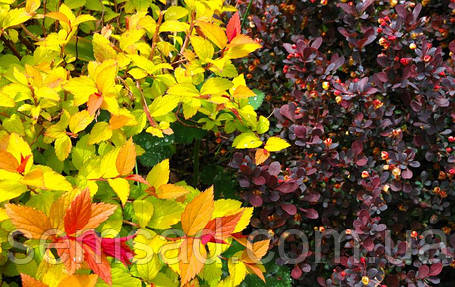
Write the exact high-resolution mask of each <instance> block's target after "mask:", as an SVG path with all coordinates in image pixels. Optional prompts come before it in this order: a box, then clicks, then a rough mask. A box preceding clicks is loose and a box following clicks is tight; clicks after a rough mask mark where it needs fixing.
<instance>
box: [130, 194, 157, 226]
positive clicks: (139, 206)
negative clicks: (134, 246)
mask: <svg viewBox="0 0 455 287" xmlns="http://www.w3.org/2000/svg"><path fill="white" fill-rule="evenodd" d="M133 208H134V215H135V217H136V220H137V222H138V223H139V226H141V227H146V226H147V224H148V223H149V221H150V219H151V218H152V216H153V211H154V208H153V203H152V200H151V199H150V198H146V199H137V200H135V201H134V202H133Z"/></svg>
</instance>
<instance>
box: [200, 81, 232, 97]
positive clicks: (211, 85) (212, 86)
mask: <svg viewBox="0 0 455 287" xmlns="http://www.w3.org/2000/svg"><path fill="white" fill-rule="evenodd" d="M233 85H234V84H233V83H232V82H231V81H229V80H228V79H224V78H210V79H208V80H207V81H205V83H204V85H202V88H201V95H208V94H212V95H213V94H215V95H216V94H219V93H223V92H225V91H226V90H228V89H230V88H231V87H232V86H233Z"/></svg>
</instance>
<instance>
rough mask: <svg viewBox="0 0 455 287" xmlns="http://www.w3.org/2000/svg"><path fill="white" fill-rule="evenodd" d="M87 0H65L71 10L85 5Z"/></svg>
mask: <svg viewBox="0 0 455 287" xmlns="http://www.w3.org/2000/svg"><path fill="white" fill-rule="evenodd" d="M85 2H86V0H65V2H64V3H65V5H66V6H68V7H69V8H70V9H76V8H79V7H82V6H84V5H85Z"/></svg>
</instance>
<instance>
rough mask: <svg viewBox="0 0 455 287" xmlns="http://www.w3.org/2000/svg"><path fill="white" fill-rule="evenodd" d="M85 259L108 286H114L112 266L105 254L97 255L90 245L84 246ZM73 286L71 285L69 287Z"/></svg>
mask: <svg viewBox="0 0 455 287" xmlns="http://www.w3.org/2000/svg"><path fill="white" fill-rule="evenodd" d="M83 248H84V259H85V262H87V265H88V266H89V267H90V269H92V270H93V272H95V273H96V274H98V276H99V277H100V278H101V279H103V280H104V281H105V282H106V283H107V284H109V285H112V276H111V265H110V264H109V261H107V259H106V256H105V255H103V254H96V253H95V251H93V249H92V248H90V247H89V246H88V245H85V244H84V245H83ZM68 286H71V285H68Z"/></svg>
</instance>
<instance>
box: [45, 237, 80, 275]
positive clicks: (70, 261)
mask: <svg viewBox="0 0 455 287" xmlns="http://www.w3.org/2000/svg"><path fill="white" fill-rule="evenodd" d="M49 248H55V249H57V254H58V256H59V257H60V259H61V260H62V261H63V263H64V264H65V268H66V271H67V272H68V274H70V275H72V274H74V272H76V270H78V269H80V268H81V267H82V263H83V262H84V252H83V249H82V248H83V245H82V244H81V243H80V242H77V241H76V240H72V239H63V240H59V241H58V242H56V243H51V244H50V245H49Z"/></svg>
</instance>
